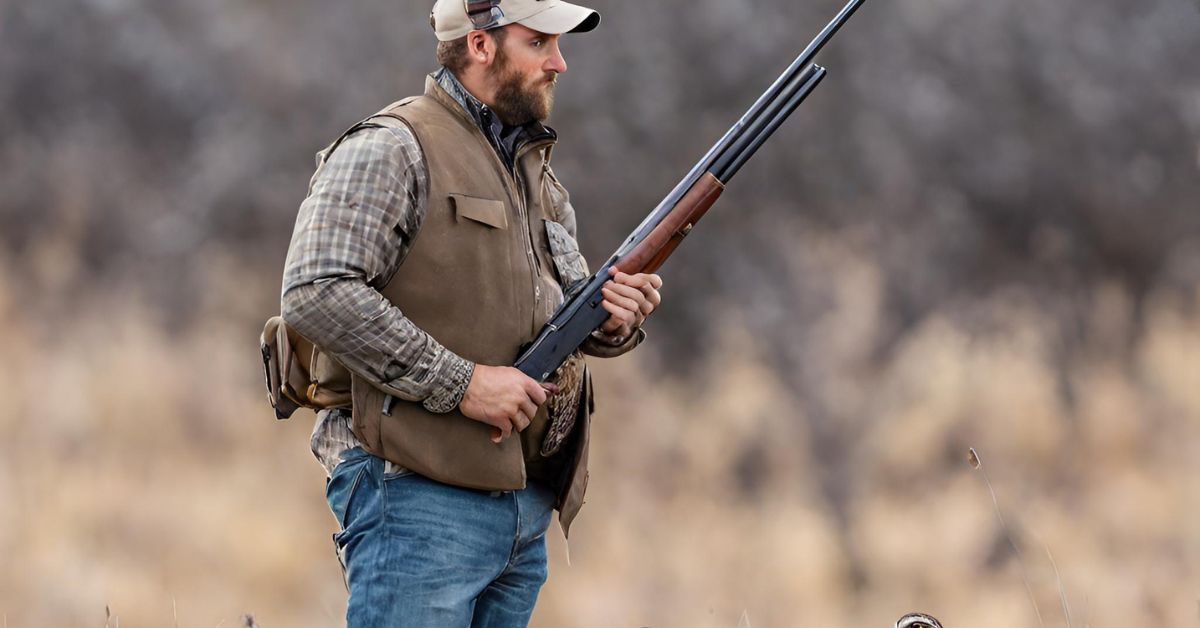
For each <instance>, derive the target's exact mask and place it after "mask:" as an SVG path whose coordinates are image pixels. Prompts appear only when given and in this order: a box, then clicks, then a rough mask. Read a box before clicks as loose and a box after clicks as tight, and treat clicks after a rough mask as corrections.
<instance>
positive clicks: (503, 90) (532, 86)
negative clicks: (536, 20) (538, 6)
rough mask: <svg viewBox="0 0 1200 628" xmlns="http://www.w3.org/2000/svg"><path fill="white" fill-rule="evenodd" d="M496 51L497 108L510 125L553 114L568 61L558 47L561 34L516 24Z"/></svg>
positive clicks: (508, 27) (495, 107) (509, 29)
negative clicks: (546, 32)
mask: <svg viewBox="0 0 1200 628" xmlns="http://www.w3.org/2000/svg"><path fill="white" fill-rule="evenodd" d="M505 28H506V29H507V32H506V36H505V37H504V38H503V41H502V42H500V45H499V46H498V47H497V50H496V59H495V62H494V64H493V66H492V76H493V80H494V81H495V83H496V99H495V100H496V102H495V103H494V106H493V108H494V109H495V110H496V113H497V114H498V115H499V116H500V119H501V120H503V121H504V122H505V123H506V124H509V125H513V126H516V125H522V124H526V123H529V122H532V121H534V120H538V121H541V120H545V119H547V118H549V117H550V110H551V109H552V108H553V106H554V86H555V84H556V83H557V80H558V75H559V74H561V73H562V72H566V71H567V63H566V61H564V60H563V57H562V52H561V51H559V49H558V37H559V36H558V35H547V34H545V33H539V32H538V31H535V30H532V29H530V28H526V27H524V26H521V25H520V24H512V25H510V26H507V27H505Z"/></svg>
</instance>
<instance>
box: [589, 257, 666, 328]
mask: <svg viewBox="0 0 1200 628" xmlns="http://www.w3.org/2000/svg"><path fill="white" fill-rule="evenodd" d="M608 274H609V275H610V276H612V279H610V280H609V281H607V282H606V283H605V284H604V287H602V288H601V289H600V291H601V292H602V293H603V294H604V301H602V302H601V305H603V306H604V309H606V310H608V313H609V317H608V320H606V321H604V324H602V325H600V331H603V332H604V333H606V334H608V335H610V336H617V337H620V338H628V337H629V336H630V335H631V334H633V330H635V329H637V328H638V327H639V326H641V324H642V322H643V321H645V320H646V317H647V316H650V313H651V312H653V311H654V308H656V307H658V304H659V303H662V296H661V295H659V293H658V291H659V289H660V288H662V277H659V276H658V275H654V274H648V273H637V274H636V275H629V274H626V273H623V272H621V271H619V270H617V269H616V267H613V268H609V269H608Z"/></svg>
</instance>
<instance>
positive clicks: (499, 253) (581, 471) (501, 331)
mask: <svg viewBox="0 0 1200 628" xmlns="http://www.w3.org/2000/svg"><path fill="white" fill-rule="evenodd" d="M397 121H399V122H400V123H403V124H407V126H408V127H409V128H410V129H411V130H412V132H413V134H414V135H415V136H416V139H417V141H418V143H419V144H420V146H421V151H422V153H423V154H424V157H425V161H426V164H427V165H428V169H429V196H428V199H427V204H426V213H425V217H424V222H423V223H422V224H421V227H420V230H419V232H418V233H417V235H416V237H415V238H414V240H413V244H412V246H411V248H410V250H409V253H408V255H407V257H406V258H405V259H404V262H403V263H402V264H401V265H400V269H399V270H398V271H397V273H396V275H395V276H394V277H393V278H392V279H391V280H390V281H389V282H388V283H387V285H385V286H384V287H383V288H382V289H381V290H380V292H381V293H382V294H383V297H384V298H385V299H387V300H388V301H389V302H390V303H392V304H393V305H395V306H397V307H398V308H399V309H400V311H401V312H403V313H404V315H405V316H406V317H408V318H409V319H410V320H412V322H413V323H415V324H416V325H417V327H419V328H421V329H423V330H425V331H426V332H428V333H429V335H430V336H432V337H433V338H434V339H436V340H437V341H438V342H440V343H441V344H442V345H444V346H445V347H446V348H447V349H449V350H451V351H453V352H454V353H455V354H457V355H459V356H462V357H463V358H465V359H467V360H470V361H472V362H475V363H478V364H486V365H496V366H499V365H505V366H507V365H511V364H512V363H513V361H514V360H515V359H516V357H517V355H518V353H519V350H520V349H521V348H522V347H523V346H524V345H526V344H527V343H529V342H530V341H532V340H533V338H534V337H535V336H536V335H537V332H538V331H539V330H540V329H541V328H542V326H543V325H544V324H545V323H546V321H547V320H549V318H550V316H551V315H552V314H553V313H554V310H555V309H556V308H557V307H558V305H559V304H560V303H561V302H562V290H561V287H560V285H559V281H558V279H557V278H556V272H557V271H556V270H555V266H554V254H553V252H552V249H551V242H550V237H548V235H547V231H548V230H549V231H550V233H551V234H552V235H553V234H556V233H561V231H558V230H560V229H561V225H558V224H557V222H556V221H557V218H558V217H557V212H556V209H555V204H554V201H555V193H554V191H553V189H552V183H551V181H550V180H549V179H550V177H552V175H551V174H549V169H548V166H549V160H550V152H551V149H552V147H553V145H554V142H555V136H554V134H553V132H551V131H547V130H545V129H544V128H543V127H540V125H538V129H539V132H536V133H533V134H532V136H531V137H530V138H529V139H528V140H527V141H525V142H524V143H523V144H521V145H520V146H519V148H518V149H517V155H516V158H515V159H516V164H515V167H514V168H513V170H512V171H511V172H510V171H509V169H508V168H507V166H506V165H505V164H504V163H503V162H501V160H500V157H499V155H498V154H497V153H496V151H495V150H494V149H493V148H492V146H491V144H489V143H488V141H487V139H486V138H485V137H484V135H483V133H482V131H481V130H480V129H479V127H478V126H477V125H476V123H475V122H474V120H472V119H471V118H470V117H469V116H468V114H467V113H466V112H465V111H463V110H462V108H461V106H460V105H459V104H458V103H457V102H456V101H455V100H454V99H453V98H452V97H451V96H450V95H448V94H447V93H446V92H445V91H443V90H442V89H441V87H439V86H438V85H437V84H436V82H435V81H434V80H433V79H428V80H427V81H426V86H425V94H424V95H423V96H418V97H414V98H409V99H406V100H402V101H400V102H398V103H396V104H394V105H392V106H390V107H389V108H387V109H385V110H384V111H382V112H380V113H379V114H376V116H373V117H372V118H369V119H368V120H367V121H366V122H365V123H364V124H380V125H385V126H386V125H393V126H394V125H395V124H396V123H397ZM356 128H357V127H356ZM353 130H354V129H351V131H349V132H347V134H349V133H350V132H352V131H353ZM343 137H345V136H343ZM335 146H336V144H335ZM550 222H554V223H555V224H554V225H550V224H549V223H550ZM555 244H556V245H557V246H561V243H559V242H556V243H555ZM571 244H572V246H574V243H573V242H572V243H571ZM583 379H584V380H585V384H584V385H583V388H584V390H583V399H581V400H580V402H579V404H578V407H579V410H578V415H577V417H576V420H575V426H574V428H573V430H572V433H571V434H570V436H569V437H568V438H567V441H566V443H565V444H563V445H562V450H561V451H560V452H559V454H558V460H559V464H558V465H557V466H555V467H554V469H555V470H554V474H555V477H553V478H549V483H550V484H551V485H552V486H553V488H555V489H556V490H557V491H558V495H559V500H558V509H559V513H560V514H559V519H560V521H561V522H562V524H563V529H564V531H565V530H566V529H567V528H568V526H569V525H570V522H571V520H572V519H573V518H574V516H575V514H576V513H577V512H578V510H579V507H580V506H581V505H582V503H583V492H584V490H585V488H586V484H587V450H588V427H589V425H588V423H589V416H588V415H589V413H590V406H591V390H590V382H589V381H587V380H588V378H587V376H586V372H585V373H584V375H583ZM351 388H352V397H353V429H354V433H355V435H356V436H357V437H358V439H359V440H360V441H361V442H362V444H363V447H364V448H365V449H366V450H367V451H369V452H371V453H372V454H374V455H376V456H379V457H381V458H384V459H386V460H390V461H392V462H394V463H396V464H398V465H401V466H403V467H405V468H408V469H411V470H413V471H415V472H417V473H420V474H421V475H424V476H426V477H429V478H432V479H434V480H438V481H440V482H444V483H447V484H452V485H455V486H462V487H467V488H474V489H482V490H516V489H522V488H524V487H525V485H526V482H527V479H528V475H527V462H528V463H529V464H530V466H529V467H528V468H529V469H535V468H538V469H540V468H541V467H538V466H537V465H538V460H537V459H538V453H537V452H538V449H539V446H540V445H541V441H542V438H543V436H544V435H545V433H546V431H547V412H546V407H545V406H543V407H542V408H541V409H540V410H539V412H538V414H537V417H535V418H534V420H533V423H532V424H531V425H530V426H529V427H528V428H526V429H525V430H524V431H523V432H521V433H520V434H517V433H516V432H513V435H512V437H510V438H507V439H505V440H504V442H502V443H501V444H499V445H497V444H495V443H493V442H492V441H491V438H490V431H491V429H492V428H491V427H490V426H488V425H486V424H484V423H481V422H479V421H475V420H473V419H469V418H467V417H466V416H464V415H463V414H462V413H461V412H459V411H458V410H457V409H456V410H454V411H452V412H449V413H447V414H434V413H432V412H429V411H428V410H426V409H425V408H424V407H423V406H422V405H421V404H419V403H412V402H407V401H403V400H400V399H396V398H393V397H390V396H389V395H388V394H387V393H385V392H384V391H382V390H380V389H379V388H377V387H376V386H374V385H373V384H371V383H370V382H369V381H367V380H366V379H364V378H361V377H358V376H357V375H355V376H354V377H353V379H352V383H351ZM539 479H546V478H539Z"/></svg>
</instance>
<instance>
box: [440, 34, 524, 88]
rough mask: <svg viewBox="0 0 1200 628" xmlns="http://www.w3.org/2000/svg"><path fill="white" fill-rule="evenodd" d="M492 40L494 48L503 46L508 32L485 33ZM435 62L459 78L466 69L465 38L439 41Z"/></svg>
mask: <svg viewBox="0 0 1200 628" xmlns="http://www.w3.org/2000/svg"><path fill="white" fill-rule="evenodd" d="M487 33H488V34H489V35H491V36H492V39H493V40H494V41H495V42H496V46H497V47H500V46H503V45H504V38H505V37H507V36H508V31H507V30H506V29H504V28H503V27H501V28H493V29H490V30H488V31H487ZM437 60H438V63H440V64H442V65H444V66H446V69H447V70H450V71H451V72H453V73H454V75H455V76H461V75H462V72H463V70H465V69H467V61H468V59H467V36H466V35H463V36H462V37H459V38H458V39H452V40H450V41H439V42H438V45H437Z"/></svg>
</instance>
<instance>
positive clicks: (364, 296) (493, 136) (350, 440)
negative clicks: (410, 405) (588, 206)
mask: <svg viewBox="0 0 1200 628" xmlns="http://www.w3.org/2000/svg"><path fill="white" fill-rule="evenodd" d="M434 78H435V79H436V80H437V81H438V84H439V85H440V86H441V87H442V88H443V89H444V90H445V91H446V92H447V93H448V94H450V95H451V96H452V97H453V98H454V99H455V100H456V101H457V102H458V103H459V104H460V105H461V106H462V107H463V109H464V110H465V111H466V112H467V113H468V114H470V116H471V117H472V118H473V119H474V120H475V122H476V123H477V124H479V126H480V128H481V129H482V130H483V131H484V135H485V136H487V138H488V139H489V141H490V142H491V143H492V146H493V147H494V148H495V149H496V151H497V153H499V154H500V155H501V157H502V158H504V160H505V161H506V162H508V163H509V164H510V167H511V159H510V158H509V155H511V154H512V153H513V152H514V151H513V148H514V146H515V145H516V143H517V141H518V140H519V135H520V134H519V132H514V130H513V129H512V128H508V127H504V126H503V125H502V124H501V123H500V122H499V120H498V118H497V116H495V114H494V113H492V112H491V111H490V110H489V109H488V107H487V106H486V105H484V104H483V103H481V102H479V100H477V99H476V98H475V97H474V96H472V95H471V94H470V93H469V92H467V90H466V89H465V88H464V87H463V86H462V84H461V83H459V81H458V79H457V78H455V76H454V75H453V74H452V73H451V72H449V71H447V70H446V69H445V68H442V69H441V70H439V71H438V72H437V73H436V74H435V75H434ZM317 165H318V168H317V172H316V174H315V175H313V180H312V183H311V184H310V189H309V194H308V197H307V198H305V200H304V202H303V203H302V204H301V205H300V211H299V215H298V216H297V218H296V227H295V230H294V231H293V233H292V241H291V245H290V246H289V248H288V255H287V261H286V263H285V267H284V275H283V296H282V300H281V306H282V312H283V317H284V319H285V320H287V322H288V324H289V325H291V326H292V327H294V328H295V329H296V330H297V331H298V332H300V333H301V334H302V335H304V336H305V337H307V338H309V339H310V340H312V341H313V342H314V343H316V344H317V345H318V346H320V347H321V348H322V349H323V350H324V351H327V352H329V353H330V354H333V355H335V356H337V358H338V360H339V361H340V362H341V363H342V364H343V365H344V366H345V367H346V368H348V369H350V370H351V371H353V372H355V373H357V374H359V375H360V376H362V377H365V378H366V379H367V380H368V381H371V382H372V383H374V384H376V385H378V386H379V387H380V388H381V389H383V390H384V391H385V392H387V393H389V394H391V395H393V396H396V397H399V398H400V399H404V400H407V401H413V402H419V403H422V404H423V405H424V406H425V407H426V408H427V409H428V410H430V411H433V412H449V411H451V410H453V409H454V408H456V407H457V406H458V403H459V402H460V401H461V400H462V396H463V394H464V393H465V392H466V388H467V384H468V383H470V381H471V375H472V373H473V371H474V364H473V363H471V362H469V361H467V360H465V359H463V358H461V357H459V356H458V355H455V354H454V353H453V352H452V351H449V350H448V349H446V348H445V347H444V346H442V345H441V344H439V343H438V342H437V341H436V340H435V339H434V338H432V337H431V336H430V335H429V334H427V333H425V331H423V330H422V329H420V328H418V327H417V326H416V325H415V324H413V322H412V321H410V320H409V319H408V318H407V317H405V316H404V314H403V312H401V311H400V309H399V308H396V307H395V306H393V305H392V304H390V303H389V302H388V301H387V300H385V299H384V298H383V296H382V295H381V294H380V292H379V290H380V289H382V288H383V287H384V286H386V285H387V283H388V282H389V281H390V280H391V278H392V276H393V275H395V273H396V271H397V270H398V269H399V268H400V264H401V263H402V262H403V260H404V258H405V256H406V255H407V253H408V251H409V248H410V247H411V245H412V242H413V238H414V237H416V236H417V233H418V231H419V229H420V226H421V222H422V221H423V219H424V216H425V211H426V201H427V196H428V193H429V171H428V166H427V164H426V162H425V159H424V156H423V155H422V153H421V148H420V145H419V144H418V143H417V140H416V138H415V137H414V136H413V134H412V131H411V130H410V129H408V127H406V126H404V125H397V126H373V127H366V128H363V129H360V130H358V131H355V132H354V133H352V134H350V135H349V136H348V137H346V138H345V140H344V141H342V143H341V144H340V145H339V146H338V147H337V150H335V151H333V152H332V153H331V154H328V155H325V154H322V155H319V156H318V162H317ZM564 213H567V214H569V220H568V221H564V222H569V223H570V224H565V225H564V226H566V227H567V228H568V229H569V231H570V233H571V235H572V236H574V235H575V233H574V232H575V221H574V212H573V211H568V212H564ZM639 331H640V330H639ZM643 337H644V334H642V333H638V334H635V335H634V336H633V337H631V338H628V339H626V338H612V337H608V336H606V335H604V334H600V333H597V334H595V335H594V336H593V338H591V339H589V341H588V343H587V344H588V345H589V346H587V347H585V350H586V352H587V353H590V354H592V355H599V356H604V357H608V356H612V355H618V354H620V353H624V352H625V351H628V350H629V349H631V348H632V347H633V346H635V345H636V344H638V343H639V342H640V340H641V339H642V338H643ZM311 445H312V449H313V453H314V454H315V455H316V456H317V459H318V460H319V461H320V462H321V464H322V465H323V466H324V467H325V469H326V471H327V472H328V473H329V474H330V475H332V473H333V469H334V467H336V466H337V464H338V462H339V461H340V459H341V454H342V453H343V452H344V451H346V450H349V449H351V448H353V447H357V446H359V445H360V443H359V441H358V439H357V438H356V437H355V436H354V433H353V432H352V431H351V429H350V416H349V413H347V412H344V411H323V412H320V413H318V415H317V423H316V426H315V427H314V429H313V435H312V440H311ZM388 464H389V467H388V469H387V471H388V472H396V471H399V470H400V469H399V467H397V466H395V465H392V464H391V463H388Z"/></svg>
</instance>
